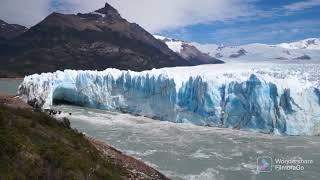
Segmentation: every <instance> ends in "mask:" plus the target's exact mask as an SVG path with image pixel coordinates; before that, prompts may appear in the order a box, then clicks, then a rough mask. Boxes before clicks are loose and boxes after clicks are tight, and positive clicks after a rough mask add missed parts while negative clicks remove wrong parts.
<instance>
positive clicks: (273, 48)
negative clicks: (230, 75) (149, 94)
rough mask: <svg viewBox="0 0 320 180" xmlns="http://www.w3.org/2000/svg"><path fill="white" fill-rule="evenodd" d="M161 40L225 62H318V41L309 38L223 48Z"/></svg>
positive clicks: (180, 49)
mask: <svg viewBox="0 0 320 180" xmlns="http://www.w3.org/2000/svg"><path fill="white" fill-rule="evenodd" d="M155 37H156V38H157V39H161V40H163V41H164V42H166V44H167V45H168V47H169V48H170V49H172V50H173V51H175V52H178V53H180V52H182V51H183V46H184V45H189V46H192V47H195V48H196V49H198V50H199V51H201V52H203V54H207V55H210V56H211V57H215V58H217V59H221V60H223V61H225V62H237V61H240V62H246V61H249V62H252V61H257V62H261V61H264V62H273V61H277V62H298V61H299V62H301V61H304V62H313V63H314V62H320V39H319V38H310V39H305V40H301V41H298V42H292V43H282V44H276V45H268V44H259V43H254V44H247V45H241V46H225V45H217V44H200V43H196V42H186V41H181V40H175V39H172V38H166V37H162V36H155Z"/></svg>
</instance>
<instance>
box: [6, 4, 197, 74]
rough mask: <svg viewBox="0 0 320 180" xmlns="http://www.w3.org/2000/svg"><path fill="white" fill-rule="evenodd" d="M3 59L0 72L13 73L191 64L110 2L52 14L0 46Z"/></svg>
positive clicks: (150, 67)
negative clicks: (90, 10) (85, 9)
mask: <svg viewBox="0 0 320 180" xmlns="http://www.w3.org/2000/svg"><path fill="white" fill-rule="evenodd" d="M0 63H1V68H0V72H2V74H8V75H9V76H24V75H27V74H33V73H40V72H52V71H56V70H64V69H90V70H93V69H96V70H104V69H106V68H110V67H113V68H118V69H124V70H127V69H130V70H135V71H142V70H146V69H152V68H162V67H172V66H187V65H191V64H190V63H189V62H188V61H186V60H185V59H183V58H181V57H180V56H179V55H177V54H176V53H174V52H173V51H171V50H170V49H169V48H168V47H167V46H166V45H165V44H164V43H163V42H161V41H159V40H157V39H155V38H154V37H153V36H152V35H151V34H149V33H148V32H147V31H145V30H144V29H143V28H141V27H140V26H139V25H137V24H134V23H129V22H127V21H126V20H125V19H123V18H122V17H121V16H120V14H119V13H118V12H117V10H115V9H114V8H113V7H111V6H110V5H109V4H106V5H105V7H104V8H102V9H99V10H97V11H95V12H93V13H88V14H80V13H79V14H77V15H65V14H59V13H52V14H51V15H49V16H48V17H47V18H45V19H44V20H43V21H42V22H40V23H39V24H37V25H36V26H34V27H32V28H31V29H29V30H28V31H27V32H25V33H23V34H22V35H20V36H18V37H17V38H14V39H13V40H10V41H8V42H7V43H5V44H3V45H1V46H0Z"/></svg>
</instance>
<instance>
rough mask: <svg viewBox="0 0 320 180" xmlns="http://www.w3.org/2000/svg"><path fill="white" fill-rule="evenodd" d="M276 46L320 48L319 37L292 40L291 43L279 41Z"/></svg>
mask: <svg viewBox="0 0 320 180" xmlns="http://www.w3.org/2000/svg"><path fill="white" fill-rule="evenodd" d="M277 46H278V47H282V48H286V49H317V50H320V39H319V38H309V39H305V40H302V41H297V42H292V43H281V44H278V45H277Z"/></svg>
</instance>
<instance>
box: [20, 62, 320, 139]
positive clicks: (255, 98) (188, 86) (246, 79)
mask: <svg viewBox="0 0 320 180" xmlns="http://www.w3.org/2000/svg"><path fill="white" fill-rule="evenodd" d="M248 66H249V65H248V64H224V65H203V66H196V67H176V68H164V69H153V70H150V71H143V72H133V71H120V70H117V69H107V70H105V71H75V70H65V71H57V72H55V73H43V74H41V75H38V74H35V75H31V76H27V77H25V78H24V81H23V83H22V84H21V85H20V87H19V90H18V93H19V95H20V96H21V97H22V98H23V99H24V100H25V101H28V102H29V103H30V102H32V103H35V104H37V105H39V106H41V107H42V108H50V106H51V105H53V104H56V103H70V104H74V105H79V106H84V107H91V108H99V109H105V110H111V111H122V112H128V113H133V114H138V115H143V116H147V117H151V118H155V119H159V120H163V121H171V122H176V123H192V124H196V125H201V126H218V127H226V128H237V129H245V130H256V131H259V132H264V133H276V134H288V135H304V134H306V135H313V134H318V132H319V125H320V89H318V82H317V80H318V79H319V75H318V69H319V65H301V64H300V65H288V64H286V65H277V66H275V65H262V64H260V65H251V66H250V67H248Z"/></svg>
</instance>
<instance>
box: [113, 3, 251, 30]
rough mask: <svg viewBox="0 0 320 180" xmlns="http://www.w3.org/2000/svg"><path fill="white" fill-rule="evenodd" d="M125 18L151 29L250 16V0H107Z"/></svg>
mask: <svg viewBox="0 0 320 180" xmlns="http://www.w3.org/2000/svg"><path fill="white" fill-rule="evenodd" d="M109 2H110V3H111V4H112V5H114V6H115V7H116V8H117V9H118V10H119V11H120V13H121V14H122V15H123V16H124V17H125V18H127V19H128V20H129V21H132V22H137V23H138V24H140V25H141V26H142V27H144V28H146V29H147V30H149V31H151V32H160V31H162V30H168V29H176V28H181V27H184V26H188V25H195V24H198V23H210V22H214V21H224V20H228V19H233V18H239V17H244V16H249V15H252V13H253V11H254V9H253V6H252V2H254V1H253V0H197V1H194V0H152V1H150V0H135V1H132V0H109Z"/></svg>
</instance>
